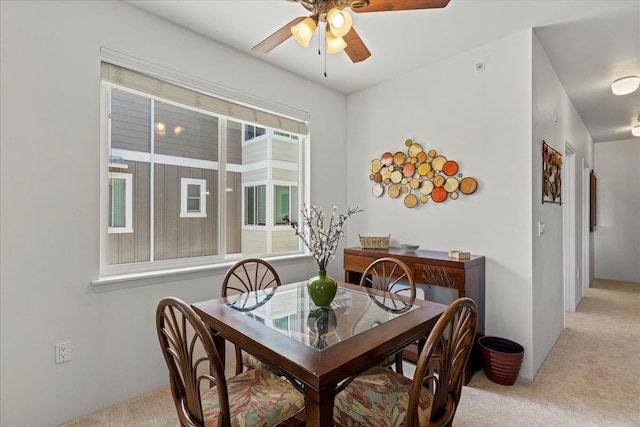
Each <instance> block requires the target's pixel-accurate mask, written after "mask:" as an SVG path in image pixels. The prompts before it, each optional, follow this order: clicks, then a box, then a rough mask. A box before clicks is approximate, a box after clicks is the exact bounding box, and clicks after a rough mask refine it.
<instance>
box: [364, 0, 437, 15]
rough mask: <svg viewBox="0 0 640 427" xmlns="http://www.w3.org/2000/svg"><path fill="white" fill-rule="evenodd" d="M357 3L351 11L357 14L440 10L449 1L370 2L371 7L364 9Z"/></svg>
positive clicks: (372, 0)
mask: <svg viewBox="0 0 640 427" xmlns="http://www.w3.org/2000/svg"><path fill="white" fill-rule="evenodd" d="M356 3H357V2H356ZM356 3H353V4H352V6H351V10H352V11H354V12H356V13H362V12H390V11H394V10H413V9H438V8H442V7H445V6H446V5H447V4H449V0H369V5H367V6H362V7H359V6H358V5H357V4H356ZM363 3H364V2H363Z"/></svg>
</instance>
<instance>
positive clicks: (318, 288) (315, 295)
mask: <svg viewBox="0 0 640 427" xmlns="http://www.w3.org/2000/svg"><path fill="white" fill-rule="evenodd" d="M307 290H308V291H309V296H310V297H311V301H313V303H314V304H315V305H316V306H318V307H328V306H329V305H330V304H331V301H333V298H334V297H335V296H336V291H337V290H338V283H337V282H336V281H335V280H334V279H333V278H332V277H328V276H327V272H326V271H325V270H318V275H317V276H315V277H312V278H311V279H309V282H307Z"/></svg>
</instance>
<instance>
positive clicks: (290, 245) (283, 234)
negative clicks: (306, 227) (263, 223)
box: [271, 227, 298, 252]
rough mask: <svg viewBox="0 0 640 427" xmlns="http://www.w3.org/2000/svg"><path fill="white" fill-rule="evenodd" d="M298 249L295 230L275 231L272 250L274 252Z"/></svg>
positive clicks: (272, 238) (272, 237)
mask: <svg viewBox="0 0 640 427" xmlns="http://www.w3.org/2000/svg"><path fill="white" fill-rule="evenodd" d="M297 249H298V237H297V236H296V233H295V231H294V230H293V228H290V227H289V228H287V229H286V230H274V231H273V232H272V236H271V250H272V251H274V252H284V251H295V250H297Z"/></svg>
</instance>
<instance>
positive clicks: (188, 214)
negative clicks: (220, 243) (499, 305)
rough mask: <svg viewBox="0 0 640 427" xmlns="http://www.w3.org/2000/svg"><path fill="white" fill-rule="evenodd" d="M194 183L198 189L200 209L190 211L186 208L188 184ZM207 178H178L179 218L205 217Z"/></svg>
mask: <svg viewBox="0 0 640 427" xmlns="http://www.w3.org/2000/svg"><path fill="white" fill-rule="evenodd" d="M190 185H196V186H198V188H199V189H200V191H199V192H198V194H199V195H200V197H199V198H198V201H199V202H200V209H199V210H198V211H190V210H189V208H188V200H189V199H190V198H191V197H189V186H190ZM208 194H209V192H208V191H207V180H206V179H200V178H185V177H182V178H180V218H206V217H207V195H208Z"/></svg>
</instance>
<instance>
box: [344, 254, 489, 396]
mask: <svg viewBox="0 0 640 427" xmlns="http://www.w3.org/2000/svg"><path fill="white" fill-rule="evenodd" d="M384 257H392V258H397V259H399V260H401V261H403V262H404V263H405V264H407V266H408V267H409V268H410V269H411V270H412V271H413V276H414V279H415V282H416V284H424V285H431V286H440V287H445V288H451V289H455V290H456V291H457V293H458V298H460V297H465V296H466V297H469V298H471V299H472V300H473V301H474V302H475V303H476V306H477V307H478V327H477V333H476V341H477V338H478V337H480V336H482V335H484V298H485V297H484V295H485V290H484V281H485V258H484V256H481V255H471V258H470V259H461V260H456V259H453V258H450V257H449V254H448V253H447V252H436V251H428V250H417V251H415V252H410V253H407V252H405V251H404V250H403V249H400V248H389V249H361V248H347V249H345V250H344V280H345V282H349V283H353V284H359V283H360V279H361V277H362V273H363V272H364V270H365V269H366V268H367V266H369V264H371V263H372V262H373V261H375V260H376V259H378V258H384ZM417 354H418V348H417V346H411V348H409V349H407V350H405V351H404V354H403V355H404V357H405V358H406V359H408V360H411V361H413V362H415V361H416V359H417ZM481 367H482V359H481V356H480V351H479V345H478V344H477V343H476V344H475V345H474V350H473V351H472V354H471V357H470V358H469V363H468V364H467V372H466V375H465V384H466V383H468V382H469V380H470V379H471V375H472V374H473V372H474V371H476V370H478V369H480V368H481Z"/></svg>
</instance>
